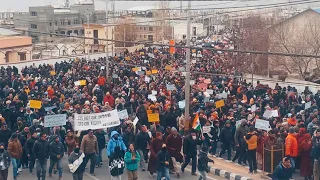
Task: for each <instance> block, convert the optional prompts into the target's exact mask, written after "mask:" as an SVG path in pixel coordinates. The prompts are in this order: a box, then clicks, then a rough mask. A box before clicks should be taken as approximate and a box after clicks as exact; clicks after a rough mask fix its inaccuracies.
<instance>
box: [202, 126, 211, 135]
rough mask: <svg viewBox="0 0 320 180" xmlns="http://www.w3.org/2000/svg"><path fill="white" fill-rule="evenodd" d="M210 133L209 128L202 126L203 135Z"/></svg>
mask: <svg viewBox="0 0 320 180" xmlns="http://www.w3.org/2000/svg"><path fill="white" fill-rule="evenodd" d="M210 131H211V126H203V127H202V133H203V134H205V133H210Z"/></svg>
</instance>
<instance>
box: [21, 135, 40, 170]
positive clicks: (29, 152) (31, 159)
mask: <svg viewBox="0 0 320 180" xmlns="http://www.w3.org/2000/svg"><path fill="white" fill-rule="evenodd" d="M38 138H39V137H38V134H37V132H33V133H32V136H31V137H29V138H28V139H27V142H26V145H25V148H24V150H25V152H26V154H27V157H28V161H29V173H30V174H32V172H33V168H34V164H35V156H34V155H33V151H32V149H33V146H34V144H35V142H36V141H37V140H38Z"/></svg>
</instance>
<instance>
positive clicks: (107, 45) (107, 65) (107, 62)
mask: <svg viewBox="0 0 320 180" xmlns="http://www.w3.org/2000/svg"><path fill="white" fill-rule="evenodd" d="M108 4H109V0H106V26H107V27H106V29H105V34H106V39H108V35H109V32H108V30H109V24H108V13H109V12H108ZM108 76H109V42H108V40H107V41H106V79H108Z"/></svg>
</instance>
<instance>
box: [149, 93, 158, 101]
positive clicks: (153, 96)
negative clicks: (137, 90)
mask: <svg viewBox="0 0 320 180" xmlns="http://www.w3.org/2000/svg"><path fill="white" fill-rule="evenodd" d="M148 99H150V100H151V101H157V97H156V96H155V95H152V94H149V95H148Z"/></svg>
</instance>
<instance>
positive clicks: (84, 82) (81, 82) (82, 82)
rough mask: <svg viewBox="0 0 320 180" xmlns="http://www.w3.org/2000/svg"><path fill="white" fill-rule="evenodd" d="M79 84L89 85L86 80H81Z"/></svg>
mask: <svg viewBox="0 0 320 180" xmlns="http://www.w3.org/2000/svg"><path fill="white" fill-rule="evenodd" d="M79 84H80V86H85V85H87V81H86V80H80V81H79Z"/></svg>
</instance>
